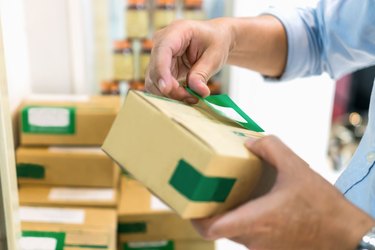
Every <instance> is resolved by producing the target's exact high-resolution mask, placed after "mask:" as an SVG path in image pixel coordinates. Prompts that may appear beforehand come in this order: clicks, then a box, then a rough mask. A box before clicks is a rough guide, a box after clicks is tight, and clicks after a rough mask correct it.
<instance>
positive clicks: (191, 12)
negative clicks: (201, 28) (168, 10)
mask: <svg viewBox="0 0 375 250" xmlns="http://www.w3.org/2000/svg"><path fill="white" fill-rule="evenodd" d="M183 15H184V18H185V19H191V20H203V19H205V18H206V17H205V16H206V15H205V13H204V10H203V0H184V10H183Z"/></svg>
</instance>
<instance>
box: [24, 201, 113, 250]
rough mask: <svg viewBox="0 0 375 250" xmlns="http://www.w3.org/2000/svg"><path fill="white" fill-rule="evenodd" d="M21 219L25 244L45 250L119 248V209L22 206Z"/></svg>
mask: <svg viewBox="0 0 375 250" xmlns="http://www.w3.org/2000/svg"><path fill="white" fill-rule="evenodd" d="M20 217H21V227H22V231H23V236H22V239H21V245H22V244H27V245H28V246H29V247H30V244H34V245H35V247H36V248H33V249H42V248H41V247H42V246H43V247H46V245H47V246H51V244H52V245H53V244H55V247H54V248H52V247H51V249H54V250H62V249H64V250H83V249H85V250H88V249H90V250H95V249H105V250H115V249H116V245H117V243H116V223H117V222H116V211H115V210H112V209H82V208H48V207H20ZM35 238H37V239H35ZM51 239H52V240H53V241H52V242H51ZM38 247H40V248H38ZM30 249H31V248H30ZM43 249H49V248H43Z"/></svg>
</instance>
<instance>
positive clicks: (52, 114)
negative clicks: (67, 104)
mask: <svg viewBox="0 0 375 250" xmlns="http://www.w3.org/2000/svg"><path fill="white" fill-rule="evenodd" d="M27 112H28V123H29V124H30V125H32V126H38V127H67V126H69V124H70V111H69V109H66V108H58V107H56V108H52V107H35V108H30V109H29V110H28V111H27Z"/></svg>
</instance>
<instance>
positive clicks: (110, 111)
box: [20, 96, 120, 146]
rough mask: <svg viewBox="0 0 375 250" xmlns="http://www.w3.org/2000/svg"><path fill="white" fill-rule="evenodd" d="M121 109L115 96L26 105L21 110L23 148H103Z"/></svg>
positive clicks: (30, 102) (32, 102) (37, 102)
mask: <svg viewBox="0 0 375 250" xmlns="http://www.w3.org/2000/svg"><path fill="white" fill-rule="evenodd" d="M119 106H120V98H119V97H115V96H102V97H99V96H95V97H90V98H87V99H80V100H75V101H68V100H66V101H42V100H40V101H25V102H24V103H23V105H22V107H21V110H20V140H21V144H22V145H85V146H86V145H90V146H100V145H101V144H102V143H103V141H104V139H105V136H106V135H107V133H108V131H109V129H110V127H111V124H112V122H113V120H114V118H115V116H116V114H117V112H118V108H119Z"/></svg>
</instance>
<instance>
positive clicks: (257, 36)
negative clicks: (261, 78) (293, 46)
mask: <svg viewBox="0 0 375 250" xmlns="http://www.w3.org/2000/svg"><path fill="white" fill-rule="evenodd" d="M229 23H230V25H231V28H232V33H233V44H232V49H231V51H230V53H229V57H228V61H227V63H229V64H233V65H237V66H240V67H244V68H248V69H251V70H255V71H258V72H260V73H261V74H263V75H267V76H271V77H279V76H281V75H282V74H283V72H284V69H285V66H286V62H287V54H288V51H287V50H288V45H287V36H286V32H285V30H284V27H283V25H282V24H281V23H280V21H279V20H278V19H277V18H275V17H273V16H259V17H253V18H233V19H231V20H230V22H229Z"/></svg>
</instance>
